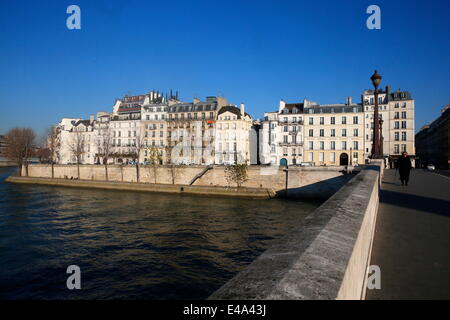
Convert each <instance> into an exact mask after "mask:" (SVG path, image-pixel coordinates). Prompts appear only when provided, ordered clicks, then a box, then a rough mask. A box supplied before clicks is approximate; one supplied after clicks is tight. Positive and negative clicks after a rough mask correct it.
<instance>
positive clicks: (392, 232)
mask: <svg viewBox="0 0 450 320" xmlns="http://www.w3.org/2000/svg"><path fill="white" fill-rule="evenodd" d="M370 264H371V265H378V266H379V267H380V268H381V290H367V294H366V299H450V178H448V177H444V176H441V175H437V174H434V173H431V172H427V171H423V170H412V171H411V178H410V182H409V186H402V185H401V183H400V181H399V179H398V173H395V171H394V170H385V175H384V178H383V183H382V186H381V190H380V206H379V210H378V218H377V224H376V229H375V238H374V243H373V250H372V258H371V263H370Z"/></svg>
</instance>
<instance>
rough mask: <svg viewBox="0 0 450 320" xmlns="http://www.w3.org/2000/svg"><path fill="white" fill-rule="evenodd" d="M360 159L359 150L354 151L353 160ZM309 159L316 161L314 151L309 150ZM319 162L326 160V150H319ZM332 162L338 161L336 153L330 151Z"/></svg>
mask: <svg viewBox="0 0 450 320" xmlns="http://www.w3.org/2000/svg"><path fill="white" fill-rule="evenodd" d="M357 159H358V152H353V160H354V161H357ZM308 161H309V162H314V161H315V159H314V152H308ZM319 162H325V154H324V152H319ZM330 162H332V163H334V162H336V153H335V152H331V153H330Z"/></svg>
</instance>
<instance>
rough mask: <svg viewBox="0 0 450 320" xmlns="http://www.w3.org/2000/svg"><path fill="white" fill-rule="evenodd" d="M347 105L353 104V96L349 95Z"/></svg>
mask: <svg viewBox="0 0 450 320" xmlns="http://www.w3.org/2000/svg"><path fill="white" fill-rule="evenodd" d="M347 105H348V106H351V105H352V97H350V96H349V97H347Z"/></svg>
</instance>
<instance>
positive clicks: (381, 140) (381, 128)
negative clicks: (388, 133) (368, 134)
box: [379, 118, 384, 158]
mask: <svg viewBox="0 0 450 320" xmlns="http://www.w3.org/2000/svg"><path fill="white" fill-rule="evenodd" d="M379 123H380V155H381V157H382V158H384V152H383V140H384V139H383V119H381V118H380V120H379Z"/></svg>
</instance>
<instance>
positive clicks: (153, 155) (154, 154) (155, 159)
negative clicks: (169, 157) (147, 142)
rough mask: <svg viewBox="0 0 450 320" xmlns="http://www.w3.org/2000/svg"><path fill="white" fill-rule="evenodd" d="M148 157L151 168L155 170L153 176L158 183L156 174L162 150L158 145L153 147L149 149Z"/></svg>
mask: <svg viewBox="0 0 450 320" xmlns="http://www.w3.org/2000/svg"><path fill="white" fill-rule="evenodd" d="M147 152H148V158H149V162H150V168H151V169H152V171H153V178H154V181H155V184H156V174H157V172H158V166H159V165H160V164H161V161H162V155H161V152H160V151H159V150H158V148H156V147H154V146H153V147H151V148H148V149H147Z"/></svg>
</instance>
